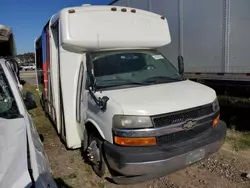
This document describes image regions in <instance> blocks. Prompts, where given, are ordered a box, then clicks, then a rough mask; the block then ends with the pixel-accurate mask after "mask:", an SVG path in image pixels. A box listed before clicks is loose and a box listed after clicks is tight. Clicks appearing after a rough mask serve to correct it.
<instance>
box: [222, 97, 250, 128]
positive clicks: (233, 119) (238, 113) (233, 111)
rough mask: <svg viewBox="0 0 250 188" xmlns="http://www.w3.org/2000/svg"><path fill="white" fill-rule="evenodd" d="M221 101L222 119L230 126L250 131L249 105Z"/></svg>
mask: <svg viewBox="0 0 250 188" xmlns="http://www.w3.org/2000/svg"><path fill="white" fill-rule="evenodd" d="M237 104H238V103H237ZM237 104H236V105H232V104H225V103H223V102H220V106H221V120H223V121H225V123H226V124H227V126H228V128H232V129H234V130H237V131H241V132H250V123H249V117H248V116H249V111H250V105H249V107H242V106H237Z"/></svg>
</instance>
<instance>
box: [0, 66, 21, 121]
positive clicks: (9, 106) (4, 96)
mask: <svg viewBox="0 0 250 188" xmlns="http://www.w3.org/2000/svg"><path fill="white" fill-rule="evenodd" d="M17 117H19V111H18V107H17V104H16V102H15V99H14V96H13V94H12V91H11V88H10V86H9V83H8V80H7V78H6V76H5V74H4V71H3V69H2V67H1V65H0V118H6V119H12V118H17Z"/></svg>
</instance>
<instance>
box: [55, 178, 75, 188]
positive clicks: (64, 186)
mask: <svg viewBox="0 0 250 188" xmlns="http://www.w3.org/2000/svg"><path fill="white" fill-rule="evenodd" d="M54 180H55V182H56V184H57V186H58V188H73V187H71V186H69V185H67V184H66V183H65V182H64V181H63V180H62V179H61V178H56V179H54Z"/></svg>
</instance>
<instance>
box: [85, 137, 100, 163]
mask: <svg viewBox="0 0 250 188" xmlns="http://www.w3.org/2000/svg"><path fill="white" fill-rule="evenodd" d="M88 157H89V160H90V161H91V162H92V163H93V164H94V165H95V166H99V165H100V163H101V157H100V149H99V147H98V144H97V141H96V140H93V141H92V142H91V143H90V145H89V147H88Z"/></svg>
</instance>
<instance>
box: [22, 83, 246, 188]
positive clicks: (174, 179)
mask: <svg viewBox="0 0 250 188" xmlns="http://www.w3.org/2000/svg"><path fill="white" fill-rule="evenodd" d="M25 88H26V90H31V91H33V92H34V87H33V86H31V85H26V86H25ZM30 113H31V115H32V116H33V118H34V121H35V124H36V126H37V130H38V132H39V133H40V134H43V136H44V148H45V151H46V153H47V155H48V158H49V160H50V163H51V167H52V171H53V176H54V178H55V180H56V182H57V183H58V186H59V187H61V188H67V187H73V188H81V187H83V188H90V187H92V188H116V187H117V188H118V187H120V188H126V187H131V188H135V187H137V188H145V187H148V188H178V187H180V188H183V187H185V188H197V187H199V188H221V187H223V188H236V187H237V188H241V187H242V188H247V187H250V180H249V179H247V178H246V177H245V176H246V174H245V173H247V172H250V149H249V147H247V146H248V144H249V142H247V141H248V140H247V139H245V138H249V133H246V136H245V137H244V136H243V135H242V134H243V133H238V132H236V131H232V130H229V131H228V133H229V134H228V137H227V139H226V143H225V144H224V146H223V148H222V149H221V150H220V151H219V152H217V153H216V154H215V155H213V156H211V157H209V158H208V159H206V160H205V161H202V162H199V163H198V164H195V165H193V166H190V167H188V168H186V169H184V170H181V171H178V172H176V173H173V174H171V175H169V176H166V177H162V178H159V179H157V180H153V181H149V182H145V183H141V184H137V185H130V186H121V185H115V184H112V183H110V182H109V181H107V180H106V179H100V178H98V177H97V176H96V175H95V174H94V173H93V172H92V169H91V167H90V166H88V165H87V164H85V163H84V162H83V159H82V157H81V154H80V151H79V150H74V151H68V150H66V149H65V146H64V145H63V144H62V143H61V141H60V139H59V137H58V135H57V133H56V131H55V129H54V128H53V126H52V125H51V123H50V121H49V120H48V119H47V118H46V117H45V116H44V113H43V111H42V109H41V108H40V107H39V108H38V109H35V110H33V111H31V112H30ZM249 141H250V140H249ZM246 143H247V144H246ZM235 149H236V150H237V152H236V151H235ZM242 149H244V150H242ZM107 177H109V174H107Z"/></svg>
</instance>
